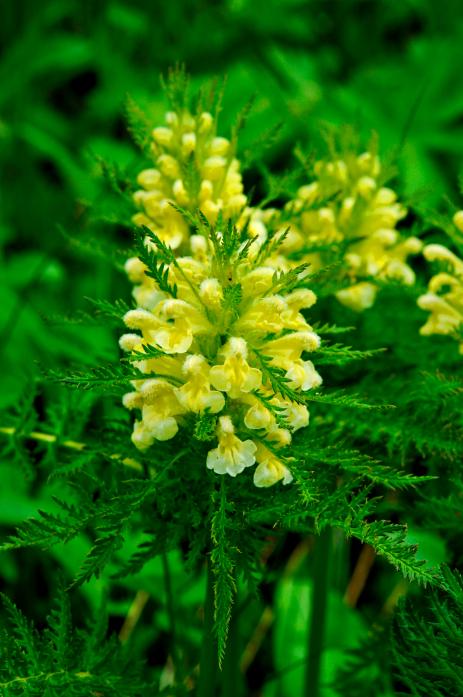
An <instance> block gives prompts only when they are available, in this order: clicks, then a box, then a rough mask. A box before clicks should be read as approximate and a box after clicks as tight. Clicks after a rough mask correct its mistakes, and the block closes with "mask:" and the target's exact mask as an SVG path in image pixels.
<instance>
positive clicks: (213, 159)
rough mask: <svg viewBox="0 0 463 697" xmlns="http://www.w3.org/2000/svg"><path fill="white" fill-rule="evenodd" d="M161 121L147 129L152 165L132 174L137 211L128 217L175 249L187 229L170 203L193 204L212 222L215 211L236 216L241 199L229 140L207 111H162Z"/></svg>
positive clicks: (192, 208) (184, 238) (185, 238)
mask: <svg viewBox="0 0 463 697" xmlns="http://www.w3.org/2000/svg"><path fill="white" fill-rule="evenodd" d="M166 123H167V126H165V127H158V128H155V129H154V130H153V131H152V143H151V154H152V156H153V159H154V165H155V167H153V168H150V169H146V170H143V171H142V172H140V174H139V175H138V178H137V182H138V184H139V186H140V187H141V188H140V189H139V190H138V191H136V192H135V194H134V197H133V198H134V202H135V204H136V206H137V207H138V208H139V209H140V212H139V213H137V214H136V215H135V216H134V217H133V221H134V223H135V224H136V225H140V226H141V225H145V226H146V227H148V228H150V229H151V230H153V232H155V233H156V234H157V235H158V237H159V238H160V239H162V240H163V241H164V242H165V243H167V244H168V245H169V246H170V247H171V248H172V249H178V248H179V247H181V245H182V244H183V243H186V242H187V241H188V238H189V236H190V230H189V226H188V224H187V223H186V222H185V220H184V218H183V217H182V216H181V215H180V214H179V213H178V212H177V211H176V210H175V208H174V207H173V206H172V204H174V205H178V206H180V207H182V208H186V209H187V210H189V211H191V212H194V211H196V210H197V209H198V208H199V209H200V210H201V211H202V212H203V214H204V215H205V216H206V217H207V218H208V220H210V221H211V222H215V220H216V219H217V216H218V214H219V212H221V213H222V215H223V216H224V218H225V219H228V218H232V217H238V215H239V214H240V212H242V210H243V209H244V207H245V206H246V203H247V199H246V196H245V195H244V194H243V184H242V179H241V174H240V166H239V162H238V160H237V159H236V158H235V156H234V152H233V147H232V144H231V142H230V141H229V140H227V139H226V138H222V137H220V136H217V135H216V126H217V124H216V122H215V120H214V119H213V117H212V116H211V114H209V113H208V112H203V113H199V114H196V115H193V114H191V113H190V112H188V111H186V110H184V111H181V112H168V113H167V114H166Z"/></svg>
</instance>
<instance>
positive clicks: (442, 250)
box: [418, 211, 463, 353]
mask: <svg viewBox="0 0 463 697" xmlns="http://www.w3.org/2000/svg"><path fill="white" fill-rule="evenodd" d="M453 222H454V223H455V225H456V227H457V228H458V229H459V230H460V231H462V232H463V211H458V212H457V213H456V214H455V216H454V218H453ZM423 254H424V256H425V258H426V259H427V260H428V261H432V262H439V263H440V264H441V265H442V266H444V268H445V270H444V271H440V272H439V273H437V274H435V275H434V276H433V277H432V278H431V280H430V281H429V284H428V292H427V293H425V294H424V295H421V296H420V297H419V298H418V306H419V307H420V308H421V309H422V310H426V311H427V312H429V313H430V315H429V318H428V320H427V322H426V323H425V324H424V325H423V326H422V327H421V329H420V333H421V334H423V335H424V336H429V335H431V334H443V335H450V336H455V337H457V339H458V341H459V342H460V344H459V346H460V352H461V353H463V340H462V338H461V329H462V328H463V260H462V259H460V258H459V257H457V255H456V254H454V253H453V252H451V251H450V250H449V249H447V247H444V246H443V245H440V244H430V245H428V246H427V247H425V248H424V252H423ZM459 332H460V335H459Z"/></svg>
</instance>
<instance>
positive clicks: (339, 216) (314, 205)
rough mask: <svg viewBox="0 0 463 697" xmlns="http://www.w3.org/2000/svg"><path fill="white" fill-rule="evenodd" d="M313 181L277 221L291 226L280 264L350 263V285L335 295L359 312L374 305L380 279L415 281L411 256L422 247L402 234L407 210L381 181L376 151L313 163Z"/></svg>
mask: <svg viewBox="0 0 463 697" xmlns="http://www.w3.org/2000/svg"><path fill="white" fill-rule="evenodd" d="M314 176H315V178H314V181H313V182H312V183H310V184H308V185H305V186H302V187H301V188H300V189H299V191H298V192H297V195H296V197H295V199H294V200H292V201H290V202H289V203H288V204H287V205H286V208H285V211H284V212H283V214H282V215H281V216H279V214H278V213H276V214H275V215H274V220H273V225H278V219H279V218H280V217H281V223H280V225H281V226H282V227H285V228H287V229H288V232H287V236H286V239H285V242H284V245H283V246H282V251H283V252H285V254H286V255H290V256H289V259H292V260H294V261H293V262H291V261H290V260H289V259H285V258H284V257H282V256H281V254H280V256H279V258H278V260H277V263H279V264H280V265H287V266H288V265H289V266H291V263H298V264H300V263H301V262H308V263H309V264H310V265H311V269H312V270H317V269H320V268H322V267H323V266H325V265H327V264H329V263H331V262H332V261H336V260H337V259H339V254H341V255H342V258H343V260H344V262H345V264H346V266H347V279H346V280H347V282H348V287H346V288H344V289H343V290H341V291H339V292H338V293H337V294H336V297H337V298H338V300H339V301H340V302H342V303H343V304H344V305H347V306H349V307H350V308H352V309H353V310H356V311H361V310H363V309H366V308H368V307H371V306H372V305H373V303H374V301H375V298H376V294H377V291H378V286H377V285H376V283H375V278H377V279H380V280H382V281H384V280H387V279H392V278H393V279H395V280H398V281H400V282H402V283H405V284H412V283H413V282H414V279H415V275H414V272H413V270H412V269H411V268H410V266H409V265H408V264H407V257H408V256H409V255H410V254H417V253H418V252H419V251H420V250H421V247H422V244H421V242H420V240H418V239H417V238H416V237H409V238H403V237H402V236H401V235H400V233H399V232H398V231H397V230H396V226H397V224H398V222H399V221H400V220H402V218H404V217H405V216H406V214H407V210H406V208H405V207H404V206H403V205H402V204H401V203H400V202H398V200H397V196H396V194H395V192H394V191H393V190H392V189H390V188H388V187H385V186H384V185H383V180H384V171H383V168H382V165H381V162H380V160H379V158H378V157H377V155H376V154H375V152H374V150H373V149H372V150H370V151H367V152H364V153H362V154H360V155H357V153H356V152H355V150H353V149H350V150H347V151H346V152H345V153H344V154H343V155H342V157H339V158H338V159H331V160H321V161H319V162H316V163H315V166H314Z"/></svg>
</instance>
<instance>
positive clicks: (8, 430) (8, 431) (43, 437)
mask: <svg viewBox="0 0 463 697" xmlns="http://www.w3.org/2000/svg"><path fill="white" fill-rule="evenodd" d="M0 433H4V434H5V435H7V436H14V435H15V434H16V433H17V429H16V428H13V427H11V426H9V427H7V426H0ZM20 435H21V437H22V438H32V439H33V440H38V441H41V442H43V443H56V442H57V441H58V436H55V435H54V434H53V433H42V432H41V431H30V433H21V434H20ZM59 445H60V446H62V447H63V448H71V449H72V450H80V451H81V450H85V448H86V447H87V445H86V443H79V442H78V441H75V440H63V441H59ZM110 458H111V459H112V460H120V461H121V462H122V464H123V465H125V466H126V467H131V468H132V469H135V470H137V471H138V472H143V467H142V465H141V464H140V463H139V462H138V461H137V460H134V459H133V458H131V457H124V458H123V457H122V455H120V453H113V454H112V455H110ZM153 474H154V472H151V475H153Z"/></svg>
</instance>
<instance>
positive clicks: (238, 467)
mask: <svg viewBox="0 0 463 697" xmlns="http://www.w3.org/2000/svg"><path fill="white" fill-rule="evenodd" d="M217 431H218V433H217V437H218V440H219V445H218V447H217V448H214V449H213V450H210V451H209V452H208V454H207V460H206V465H207V467H208V469H211V470H214V472H216V474H229V475H230V476H232V477H236V475H237V474H240V473H241V472H243V470H244V469H246V467H251V466H252V465H253V464H254V463H255V461H256V458H255V452H256V450H257V446H256V444H255V443H254V442H253V441H252V440H245V441H242V440H240V439H239V438H238V437H237V436H236V435H235V429H234V426H233V422H232V420H231V418H230V417H229V416H221V417H220V418H219V426H218V429H217Z"/></svg>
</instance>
